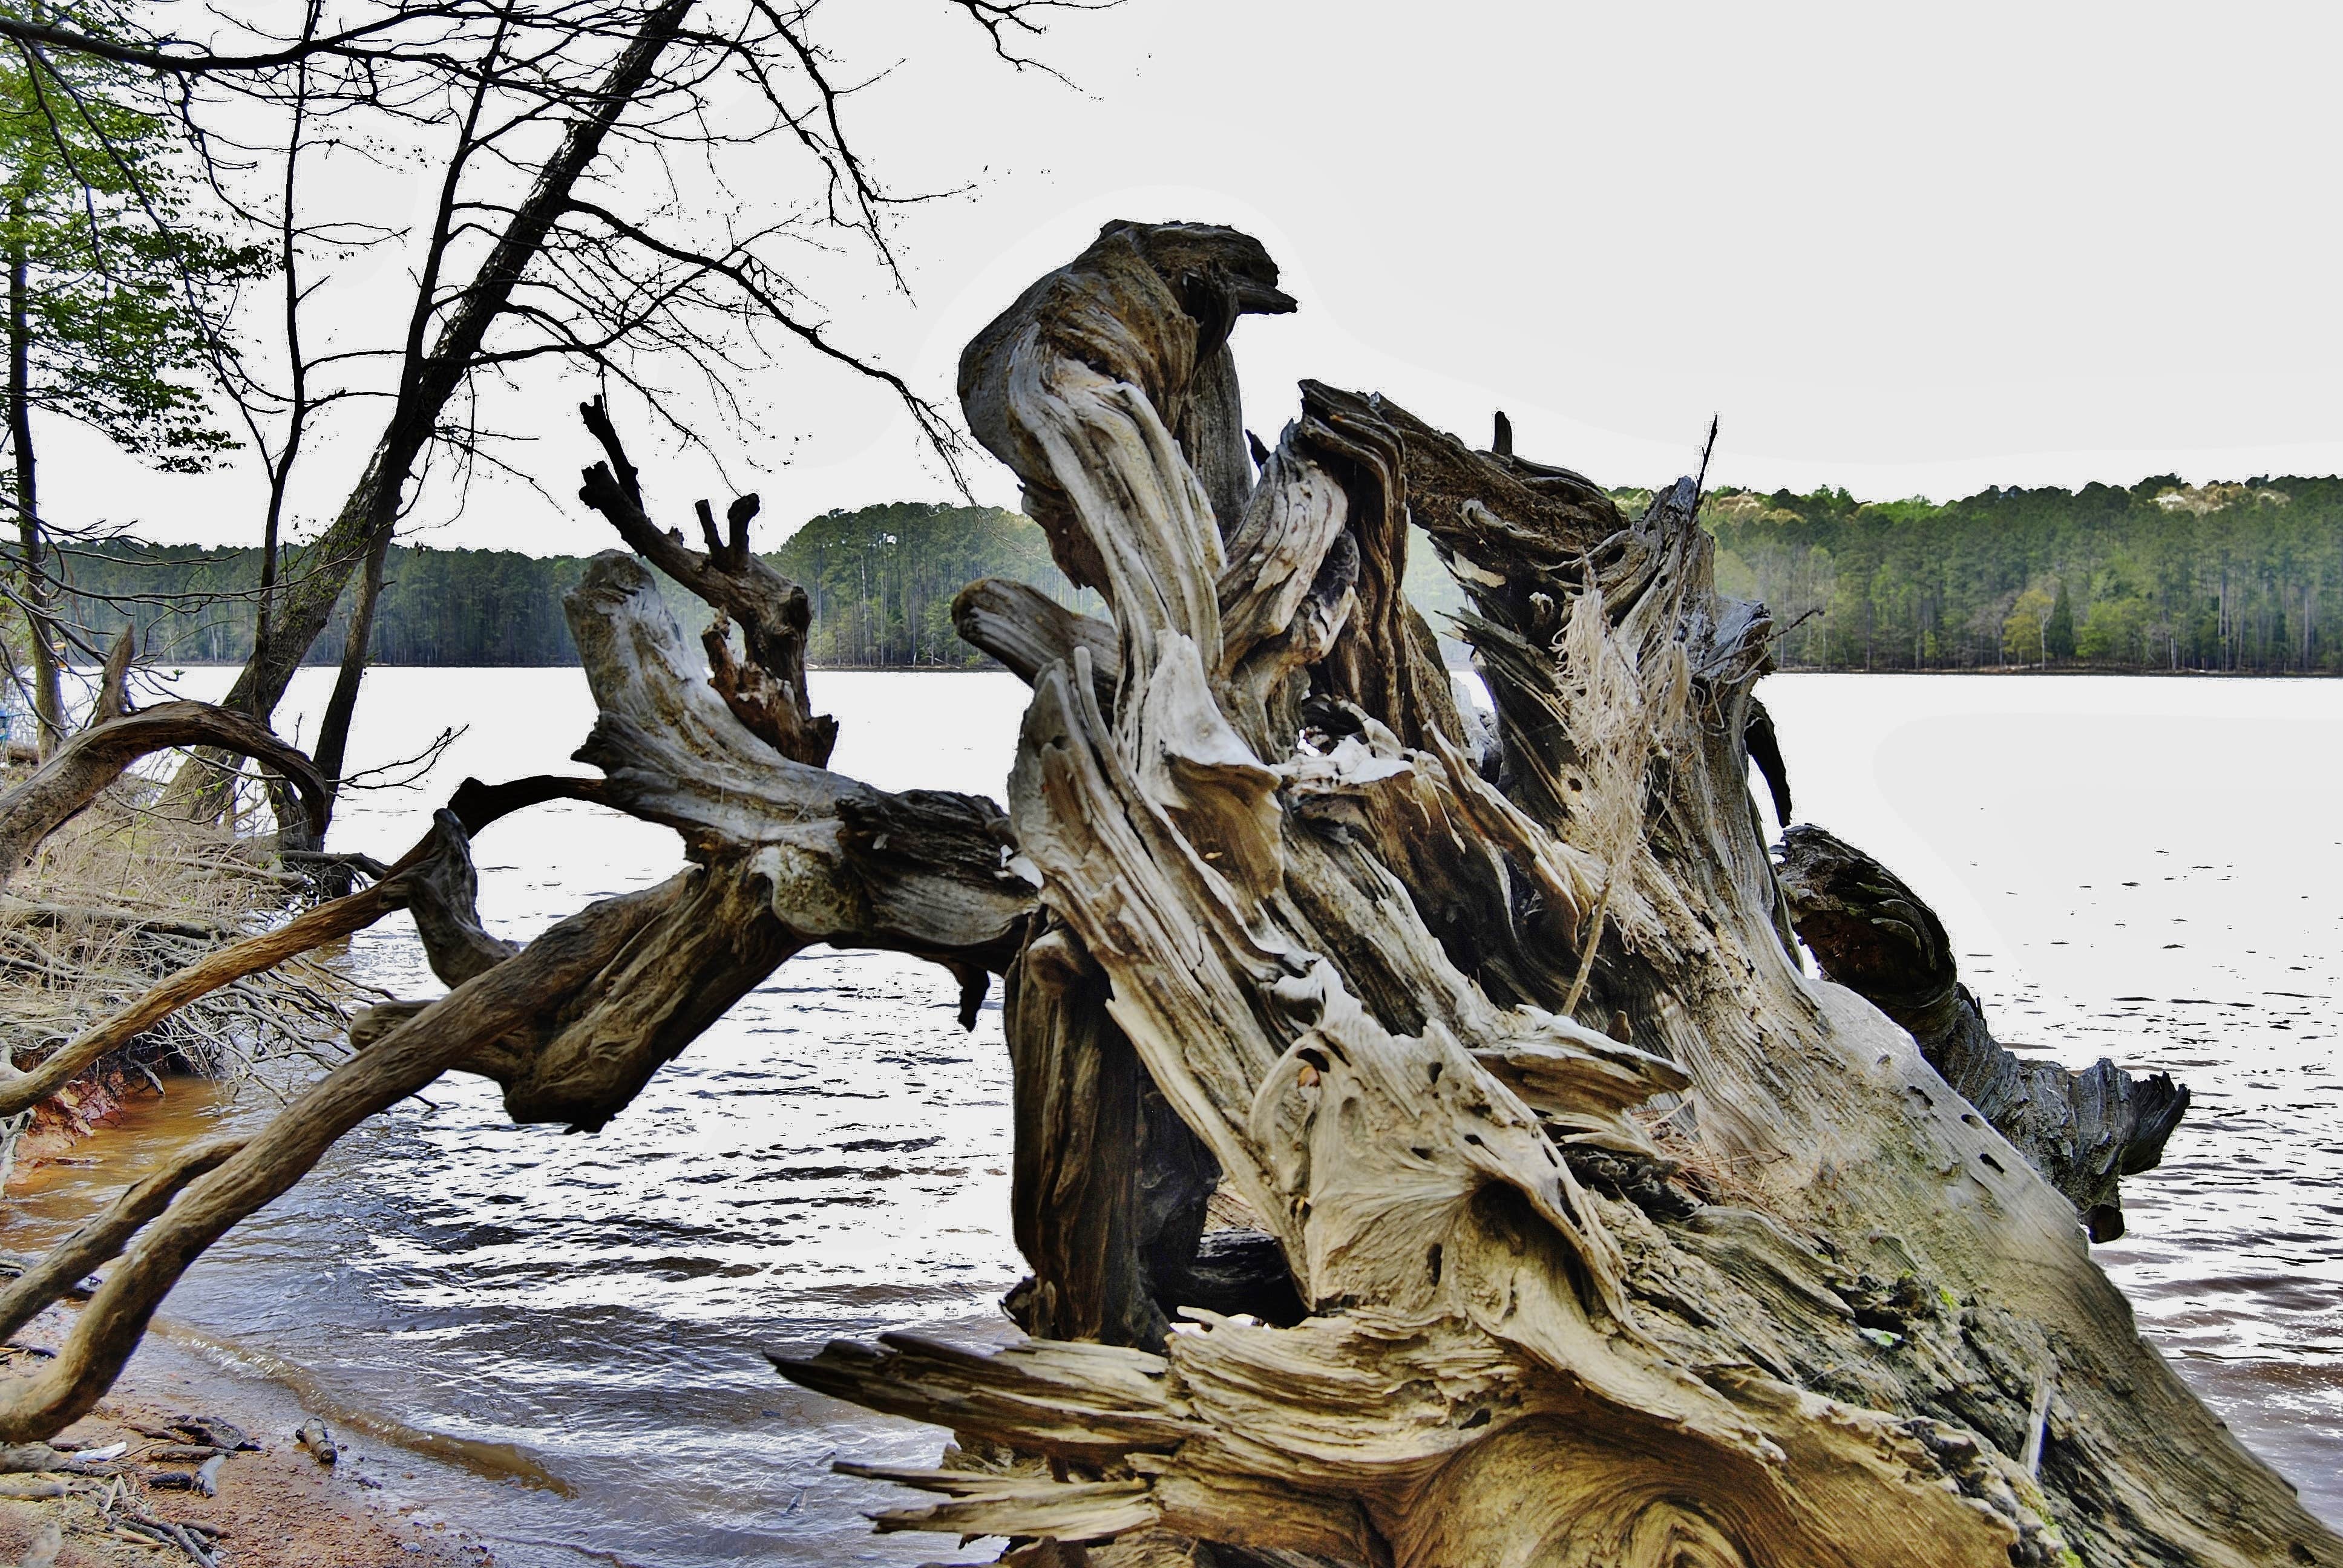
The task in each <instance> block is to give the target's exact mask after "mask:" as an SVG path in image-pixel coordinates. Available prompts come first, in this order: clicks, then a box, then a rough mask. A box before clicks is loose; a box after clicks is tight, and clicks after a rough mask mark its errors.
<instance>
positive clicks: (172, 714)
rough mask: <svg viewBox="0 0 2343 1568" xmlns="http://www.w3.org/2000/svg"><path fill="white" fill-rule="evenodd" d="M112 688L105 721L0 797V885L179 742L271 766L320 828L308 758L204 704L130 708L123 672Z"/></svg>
mask: <svg viewBox="0 0 2343 1568" xmlns="http://www.w3.org/2000/svg"><path fill="white" fill-rule="evenodd" d="M108 668H109V669H112V668H113V667H112V666H111V665H109V666H108ZM107 690H108V693H109V694H110V695H109V696H108V697H107V699H106V701H105V702H103V703H102V704H101V707H100V719H101V721H100V722H97V723H95V724H93V725H91V726H90V728H88V729H84V730H82V731H80V732H79V733H78V734H76V735H75V736H73V737H72V738H71V739H68V740H66V741H65V744H64V745H62V746H60V747H58V748H57V749H56V752H55V755H54V756H52V757H51V758H50V759H48V760H47V761H46V762H44V763H43V764H41V766H40V767H38V768H37V769H34V771H33V775H32V777H31V778H29V779H25V781H24V782H23V783H21V784H19V785H17V786H16V787H15V789H11V790H9V791H8V793H7V794H6V795H5V796H0V886H5V885H6V883H7V881H8V879H10V878H12V877H14V876H15V874H16V872H17V870H18V869H20V868H21V867H22V866H23V865H24V864H25V860H27V859H30V858H31V856H32V853H33V851H34V850H35V849H38V848H39V847H40V843H41V840H42V839H45V838H47V837H48V836H49V835H50V834H51V833H53V832H55V831H56V829H58V828H60V827H62V826H64V825H65V823H66V822H68V821H70V820H71V819H73V818H74V817H75V815H77V814H78V813H80V812H81V811H82V810H83V809H85V808H86V807H87V806H88V805H89V803H90V802H91V801H93V800H95V799H97V798H98V796H99V795H100V794H102V793H103V792H104V791H105V789H106V786H107V785H109V784H111V783H113V782H114V781H115V780H116V779H119V778H121V777H122V775H123V773H124V771H125V770H126V769H128V768H129V767H130V765H131V764H132V763H134V762H136V761H137V760H138V759H140V758H142V757H147V756H151V755H153V754H154V753H155V752H157V751H168V750H171V749H175V748H178V747H209V748H212V749H216V750H219V751H225V752H229V753H233V754H235V755H237V756H243V757H252V758H256V759H259V760H261V761H262V762H265V763H266V764H267V765H268V766H269V767H270V768H272V769H276V770H277V772H278V773H280V774H282V775H283V776H284V778H285V779H287V780H288V781H289V783H290V784H291V786H292V789H293V790H294V791H295V792H297V794H298V796H299V798H300V800H301V804H302V806H303V808H304V809H305V810H306V811H307V818H308V821H307V824H306V826H307V827H309V828H311V829H315V830H322V829H323V824H324V822H325V819H326V813H327V809H328V800H329V799H330V796H329V792H328V791H327V788H326V784H325V780H324V779H321V778H320V777H319V776H318V774H317V769H316V768H315V767H313V766H311V764H310V761H309V759H308V758H307V757H306V756H304V755H303V754H302V753H301V752H300V751H298V750H297V749H294V748H293V747H291V746H288V745H287V744H286V743H285V742H284V741H282V740H279V739H277V737H276V736H275V735H273V734H272V733H270V732H269V730H268V729H267V728H266V726H264V725H260V724H256V723H255V722H254V721H253V720H252V719H247V718H246V717H245V716H244V715H242V714H239V713H231V712H229V711H228V710H227V709H224V708H215V707H213V706H212V705H211V704H210V703H207V702H163V703H157V704H156V706H154V707H152V708H147V709H140V710H139V711H137V712H136V713H132V712H128V711H127V710H126V703H125V702H124V701H123V699H121V697H120V678H119V676H118V673H117V674H116V676H115V677H114V678H113V681H112V684H111V685H110V686H109V687H108V689H107Z"/></svg>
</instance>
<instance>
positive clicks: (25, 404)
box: [8, 193, 65, 760]
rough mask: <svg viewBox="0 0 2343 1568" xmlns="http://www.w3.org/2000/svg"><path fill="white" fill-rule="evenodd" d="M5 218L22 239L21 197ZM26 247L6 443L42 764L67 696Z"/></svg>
mask: <svg viewBox="0 0 2343 1568" xmlns="http://www.w3.org/2000/svg"><path fill="white" fill-rule="evenodd" d="M9 218H10V222H11V225H12V226H13V229H14V232H15V233H16V234H17V235H19V236H22V234H23V232H24V228H25V198H24V196H23V195H22V194H21V193H20V194H17V195H15V196H14V197H13V198H12V199H11V202H10V206H9ZM26 273H27V266H26V262H25V251H24V245H23V242H22V240H21V238H20V239H19V241H18V243H17V245H16V246H15V250H14V251H13V252H12V253H11V254H10V256H9V257H8V440H9V444H10V445H11V446H13V447H15V456H16V538H17V540H18V543H19V547H20V548H21V549H22V550H23V560H22V562H21V565H22V568H23V573H24V576H23V588H22V589H21V590H20V591H21V593H22V596H23V608H24V611H25V641H26V642H27V643H29V644H30V645H31V647H30V651H31V654H32V664H33V714H34V718H35V720H36V721H37V723H38V725H39V729H40V733H39V735H38V736H37V737H36V739H37V741H38V743H39V746H40V753H41V757H42V759H43V760H46V759H48V757H49V756H50V754H51V753H53V752H54V751H55V750H56V749H57V746H58V744H59V743H60V742H61V741H63V740H64V739H65V693H64V689H63V685H62V681H61V678H60V671H59V669H58V664H57V631H56V623H55V621H54V620H53V619H52V618H50V616H49V613H48V608H49V606H50V605H51V604H52V603H54V602H55V598H56V595H55V589H54V586H53V585H52V583H51V581H50V578H49V570H48V567H47V564H46V561H45V552H44V551H43V549H42V546H41V508H40V490H39V486H38V484H37V482H36V481H37V475H36V472H35V464H34V460H33V387H32V380H33V369H32V348H33V329H32V322H31V319H30V310H31V293H30V279H29V278H28V277H27V276H26Z"/></svg>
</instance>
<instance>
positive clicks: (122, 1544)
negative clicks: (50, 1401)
mask: <svg viewBox="0 0 2343 1568" xmlns="http://www.w3.org/2000/svg"><path fill="white" fill-rule="evenodd" d="M52 1315H54V1314H52ZM43 1338H45V1336H44V1335H41V1334H38V1333H32V1334H28V1335H26V1336H25V1340H26V1342H35V1343H37V1342H40V1341H41V1340H42V1339H43ZM157 1350H160V1351H161V1352H162V1353H160V1354H157V1353H156V1351H157ZM181 1385H185V1387H184V1389H183V1387H182V1386H181ZM193 1390H200V1391H201V1392H200V1395H199V1404H198V1407H197V1408H194V1409H190V1408H189V1405H190V1403H191V1401H190V1399H189V1398H188V1396H187V1393H188V1391H193ZM234 1390H235V1385H234V1384H232V1383H226V1384H224V1382H223V1380H222V1379H221V1378H220V1376H219V1375H218V1373H217V1372H210V1373H209V1375H205V1374H204V1373H203V1372H200V1371H198V1369H196V1367H194V1366H193V1365H191V1364H189V1361H188V1358H187V1357H186V1353H185V1352H173V1351H171V1350H170V1349H169V1348H168V1347H152V1346H150V1347H149V1349H148V1350H145V1351H142V1352H140V1355H139V1358H138V1361H137V1362H135V1363H134V1364H133V1366H132V1368H131V1369H130V1371H129V1372H128V1373H126V1375H125V1376H124V1378H123V1380H122V1381H121V1382H119V1383H117V1384H116V1386H115V1391H114V1392H113V1393H112V1394H111V1395H109V1396H108V1397H107V1398H106V1400H104V1401H103V1402H100V1404H99V1405H98V1407H97V1409H96V1411H95V1412H92V1413H91V1414H90V1415H89V1416H87V1417H85V1418H84V1419H83V1420H82V1421H80V1422H76V1423H75V1425H74V1426H72V1427H71V1428H69V1429H67V1431H66V1432H64V1433H63V1434H61V1437H60V1442H61V1443H62V1442H71V1443H74V1444H75V1445H77V1446H78V1447H80V1448H81V1449H84V1450H88V1451H95V1452H105V1451H106V1449H107V1448H108V1447H109V1446H110V1445H113V1444H116V1443H127V1444H128V1450H127V1452H126V1453H124V1454H123V1455H122V1456H121V1457H120V1458H119V1459H115V1460H106V1461H100V1462H93V1463H90V1464H89V1465H88V1466H87V1468H88V1469H89V1470H91V1471H92V1472H94V1474H91V1475H88V1476H75V1475H66V1476H44V1477H35V1476H10V1477H0V1493H5V1492H24V1491H35V1490H39V1489H40V1487H41V1483H44V1482H50V1483H62V1485H63V1486H64V1488H65V1496H62V1497H50V1498H38V1499H33V1500H25V1499H20V1498H12V1497H6V1496H0V1563H19V1562H21V1561H23V1560H24V1558H25V1553H27V1552H29V1551H30V1550H31V1549H32V1546H33V1544H34V1543H35V1541H36V1540H38V1539H39V1537H40V1535H41V1533H42V1531H43V1529H44V1527H45V1525H47V1524H49V1523H55V1524H56V1525H57V1526H58V1527H59V1530H60V1532H61V1533H62V1537H63V1540H62V1549H61V1550H60V1552H59V1553H58V1555H57V1557H56V1563H55V1568H97V1565H100V1564H105V1565H108V1568H112V1565H116V1564H129V1563H136V1564H141V1565H144V1568H156V1565H158V1564H175V1563H192V1562H193V1561H194V1559H192V1558H191V1557H189V1556H188V1555H187V1554H186V1553H184V1552H183V1551H180V1550H178V1549H176V1548H173V1547H166V1546H165V1545H163V1544H162V1543H158V1542H155V1541H152V1540H151V1539H146V1538H143V1537H141V1536H140V1535H139V1534H138V1533H137V1532H136V1531H135V1530H134V1529H132V1528H130V1527H128V1526H126V1525H125V1524H123V1523H120V1522H121V1521H123V1520H125V1519H126V1518H132V1517H143V1518H146V1519H150V1520H155V1521H158V1522H164V1523H176V1524H183V1525H196V1526H200V1527H202V1528H201V1531H200V1532H199V1533H202V1534H205V1535H207V1536H208V1537H209V1538H210V1539H212V1540H213V1541H215V1542H216V1548H217V1549H216V1553H215V1555H216V1561H217V1562H218V1563H219V1564H220V1565H221V1568H231V1565H232V1568H327V1565H331V1568H389V1565H391V1564H399V1565H402V1568H405V1565H411V1564H434V1563H437V1564H463V1565H465V1568H482V1565H484V1564H489V1563H494V1562H495V1561H496V1558H495V1556H494V1554H493V1553H491V1552H490V1551H489V1550H488V1547H486V1546H484V1545H482V1544H479V1543H477V1542H474V1541H472V1540H471V1539H469V1537H468V1533H466V1532H464V1531H462V1530H461V1529H459V1528H458V1527H456V1526H454V1525H451V1524H450V1523H447V1521H445V1520H444V1519H440V1518H437V1517H436V1516H434V1515H432V1514H430V1513H428V1512H427V1511H424V1510H420V1509H417V1508H416V1507H414V1506H413V1505H411V1504H408V1503H403V1502H402V1501H401V1500H400V1497H399V1494H398V1491H397V1483H398V1482H399V1480H400V1479H401V1477H402V1476H403V1475H407V1474H411V1465H412V1460H411V1457H410V1456H406V1455H403V1454H401V1453H400V1452H398V1451H397V1450H395V1449H394V1450H388V1451H384V1449H383V1445H381V1444H378V1443H371V1442H367V1441H366V1440H365V1439H364V1438H363V1437H362V1436H359V1435H357V1434H354V1433H344V1434H337V1435H339V1436H340V1438H341V1442H339V1443H337V1458H338V1462H337V1463H336V1464H334V1465H332V1466H330V1467H328V1466H327V1465H323V1464H320V1463H319V1462H317V1460H316V1459H314V1458H313V1457H311V1455H310V1454H309V1452H307V1450H305V1449H303V1448H301V1447H298V1446H297V1445H296V1444H295V1442H294V1441H293V1435H292V1433H291V1432H290V1431H286V1430H279V1428H280V1427H282V1426H283V1425H285V1422H284V1413H285V1412H284V1411H283V1408H282V1406H281V1405H280V1404H279V1403H278V1402H277V1401H275V1400H273V1399H268V1398H254V1399H250V1400H239V1399H238V1398H236V1395H235V1392H234ZM224 1393H225V1395H226V1397H223V1395H224ZM189 1416H207V1417H211V1418H214V1419H215V1420H221V1421H226V1422H234V1423H235V1424H236V1426H238V1427H240V1428H242V1429H243V1430H244V1431H245V1432H247V1433H248V1434H249V1435H250V1437H251V1440H252V1441H253V1442H257V1443H258V1444H260V1447H259V1449H258V1451H257V1452H252V1451H246V1452H236V1453H233V1454H231V1455H229V1456H228V1457H227V1459H226V1461H225V1462H223V1464H222V1466H221V1469H220V1472H219V1476H218V1486H219V1494H218V1495H217V1496H216V1497H206V1496H204V1495H203V1494H202V1493H199V1492H196V1491H192V1490H170V1489H166V1487H165V1486H162V1485H157V1484H156V1480H157V1478H158V1477H163V1476H166V1475H171V1474H175V1473H176V1474H186V1473H191V1472H193V1471H194V1470H195V1468H196V1463H195V1461H194V1458H193V1456H189V1457H187V1458H183V1459H172V1458H167V1457H158V1456H159V1455H166V1454H168V1453H171V1452H186V1450H187V1449H188V1448H189V1447H190V1446H192V1445H191V1443H190V1434H189V1433H188V1432H183V1431H179V1430H175V1426H174V1423H175V1422H181V1421H184V1420H185V1419H186V1418H187V1417H189ZM213 1430H214V1435H215V1436H218V1435H221V1434H220V1432H218V1429H216V1428H215V1429H213ZM402 1467H405V1468H402ZM117 1483H118V1484H119V1491H118V1492H117V1491H116V1486H117ZM109 1500H110V1502H111V1506H110V1507H109V1506H108V1503H109Z"/></svg>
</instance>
